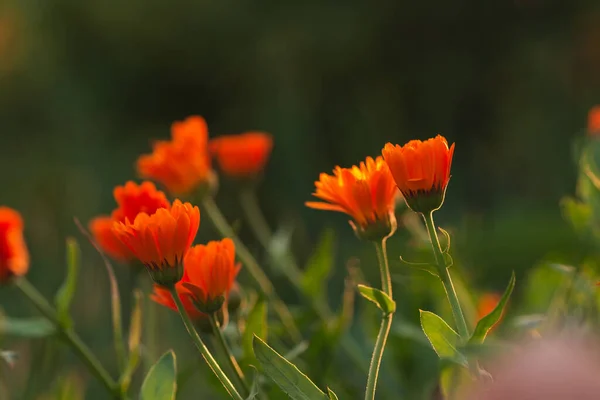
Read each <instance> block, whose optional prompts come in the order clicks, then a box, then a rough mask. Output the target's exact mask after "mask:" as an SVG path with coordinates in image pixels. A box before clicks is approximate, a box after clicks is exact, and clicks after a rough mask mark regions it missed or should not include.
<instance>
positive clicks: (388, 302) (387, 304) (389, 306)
mask: <svg viewBox="0 0 600 400" xmlns="http://www.w3.org/2000/svg"><path fill="white" fill-rule="evenodd" d="M356 287H357V288H358V292H359V293H360V295H361V296H362V297H364V298H365V299H367V300H369V301H371V302H373V303H375V305H376V306H377V307H379V308H380V309H381V310H382V311H383V312H384V313H385V314H386V315H388V314H391V313H393V312H394V311H396V302H395V301H394V300H392V299H391V298H390V296H388V295H387V294H386V293H384V292H382V291H381V290H379V289H375V288H372V287H369V286H365V285H357V286H356Z"/></svg>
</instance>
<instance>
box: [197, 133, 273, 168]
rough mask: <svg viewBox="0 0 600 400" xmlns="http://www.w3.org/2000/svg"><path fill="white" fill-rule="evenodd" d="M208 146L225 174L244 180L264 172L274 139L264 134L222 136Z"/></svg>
mask: <svg viewBox="0 0 600 400" xmlns="http://www.w3.org/2000/svg"><path fill="white" fill-rule="evenodd" d="M208 146H209V149H210V152H211V153H212V154H213V155H214V156H215V157H216V158H217V161H218V162H219V166H220V167H221V169H222V170H223V172H224V173H225V174H227V175H230V176H233V177H242V178H244V177H252V176H255V175H257V174H258V173H259V172H261V171H262V170H263V168H264V167H265V164H266V163H267V159H268V158H269V154H270V153H271V149H272V148H273V138H272V137H271V135H269V134H267V133H264V132H247V133H242V134H241V135H224V136H220V137H218V138H216V139H212V140H211V141H210V142H209V144H208Z"/></svg>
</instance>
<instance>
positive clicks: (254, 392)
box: [246, 367, 259, 400]
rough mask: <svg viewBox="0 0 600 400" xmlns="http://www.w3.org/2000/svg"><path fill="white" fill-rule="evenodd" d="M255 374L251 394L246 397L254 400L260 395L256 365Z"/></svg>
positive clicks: (248, 399)
mask: <svg viewBox="0 0 600 400" xmlns="http://www.w3.org/2000/svg"><path fill="white" fill-rule="evenodd" d="M252 369H253V370H254V374H253V377H252V386H251V387H250V394H248V397H246V400H254V399H256V398H257V397H258V393H259V392H258V371H257V370H256V368H255V367H252Z"/></svg>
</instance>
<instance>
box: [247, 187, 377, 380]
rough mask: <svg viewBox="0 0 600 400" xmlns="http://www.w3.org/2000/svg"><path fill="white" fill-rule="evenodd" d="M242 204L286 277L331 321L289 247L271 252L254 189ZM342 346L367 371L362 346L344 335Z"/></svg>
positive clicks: (324, 303) (248, 217)
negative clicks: (309, 289)
mask: <svg viewBox="0 0 600 400" xmlns="http://www.w3.org/2000/svg"><path fill="white" fill-rule="evenodd" d="M240 204H241V206H242V210H243V211H244V214H245V215H246V218H247V219H248V223H249V226H250V228H251V229H252V231H253V233H254V235H255V236H256V238H257V239H258V241H259V242H260V244H261V245H262V246H263V248H264V249H265V250H266V251H267V252H269V253H270V254H269V255H270V256H271V258H273V259H274V260H275V261H277V262H278V264H279V266H280V267H281V268H280V271H281V272H282V273H283V275H284V276H285V277H286V279H287V280H288V281H289V282H290V283H291V284H292V286H294V288H295V289H296V291H297V292H298V293H300V295H301V296H302V297H303V298H304V301H305V302H306V303H307V304H308V305H309V306H310V307H311V308H312V310H313V312H314V313H315V314H317V316H318V317H319V318H320V319H321V320H322V321H324V322H325V323H329V322H330V321H332V320H333V319H334V318H335V316H334V315H333V312H332V311H331V309H330V308H329V305H328V304H327V303H326V302H323V301H320V300H319V298H317V297H314V296H307V295H306V293H305V292H304V290H303V289H302V287H301V286H300V283H301V282H302V270H301V269H300V267H299V266H298V264H297V263H296V260H295V259H294V256H293V255H292V254H291V252H290V251H289V249H287V250H286V254H284V255H283V256H282V257H276V255H274V254H272V253H271V247H270V243H271V238H272V237H273V234H272V231H271V228H269V224H268V223H267V221H266V219H265V217H264V214H263V213H262V211H261V209H260V207H259V205H258V200H257V198H256V194H255V193H254V191H252V189H249V188H246V189H244V190H242V192H241V193H240ZM341 346H342V348H343V349H344V350H345V351H346V353H347V354H348V356H349V357H350V359H351V360H352V361H353V362H354V364H355V365H356V366H357V367H358V368H359V369H360V370H362V371H363V372H367V369H366V367H365V365H364V364H363V359H362V357H361V354H360V353H361V352H360V346H359V345H358V344H357V343H356V342H355V341H354V340H353V339H352V337H344V338H343V339H342V342H341Z"/></svg>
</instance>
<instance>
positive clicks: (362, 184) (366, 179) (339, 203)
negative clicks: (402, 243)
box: [305, 157, 398, 237]
mask: <svg viewBox="0 0 600 400" xmlns="http://www.w3.org/2000/svg"><path fill="white" fill-rule="evenodd" d="M315 187H316V190H315V192H314V193H313V196H315V197H318V198H320V199H322V200H324V201H325V202H315V201H308V202H306V203H305V204H306V206H308V207H311V208H315V209H318V210H330V211H340V212H343V213H346V214H348V215H350V216H351V217H352V218H353V219H354V222H355V223H356V224H357V225H358V228H360V230H361V232H362V233H370V231H372V230H374V232H373V233H374V234H375V237H376V236H381V235H380V234H383V236H387V235H388V234H389V233H390V232H391V231H392V229H395V224H396V221H395V217H394V207H395V196H396V195H397V193H398V190H397V189H396V186H395V184H394V179H393V178H392V175H391V174H390V170H389V169H388V166H387V165H386V164H385V162H384V161H383V158H381V157H377V158H376V159H373V158H371V157H367V159H366V161H364V162H361V163H360V165H359V166H358V167H357V166H353V167H352V168H341V167H335V169H334V170H333V175H328V174H325V173H322V174H321V175H320V176H319V180H318V181H316V182H315ZM353 226H354V224H353ZM355 229H356V226H355ZM386 231H387V233H386ZM361 232H358V233H361ZM383 236H382V237H383Z"/></svg>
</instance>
